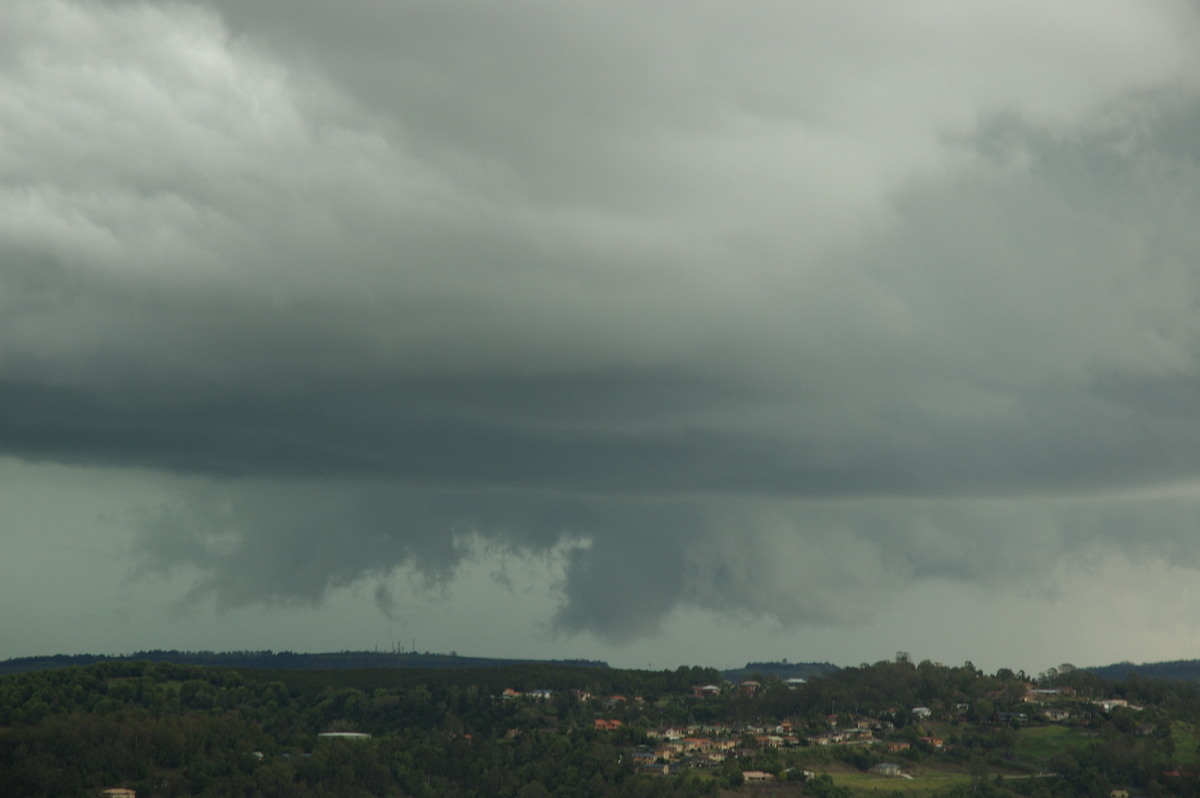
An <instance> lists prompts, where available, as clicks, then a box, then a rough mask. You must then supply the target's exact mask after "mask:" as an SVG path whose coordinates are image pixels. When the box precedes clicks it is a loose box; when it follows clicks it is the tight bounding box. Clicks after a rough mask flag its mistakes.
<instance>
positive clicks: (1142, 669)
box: [1084, 659, 1200, 682]
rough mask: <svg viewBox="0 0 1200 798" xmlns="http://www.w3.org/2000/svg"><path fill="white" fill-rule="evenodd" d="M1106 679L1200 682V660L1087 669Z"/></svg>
mask: <svg viewBox="0 0 1200 798" xmlns="http://www.w3.org/2000/svg"><path fill="white" fill-rule="evenodd" d="M1084 670H1087V671H1089V672H1091V673H1094V674H1096V675H1097V676H1102V677H1103V678H1105V679H1115V680H1118V681H1119V680H1122V679H1127V678H1129V676H1130V675H1132V674H1136V675H1138V676H1141V677H1143V678H1147V679H1170V680H1171V681H1176V682H1200V659H1177V660H1173V661H1171V662H1144V663H1142V664H1141V665H1134V664H1133V663H1132V662H1118V663H1117V664H1115V665H1103V666H1100V667H1094V668H1085V669H1084Z"/></svg>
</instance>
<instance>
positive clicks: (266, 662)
mask: <svg viewBox="0 0 1200 798" xmlns="http://www.w3.org/2000/svg"><path fill="white" fill-rule="evenodd" d="M118 661H125V662H130V661H134V662H136V661H145V662H173V663H175V664H177V665H207V666H209V667H213V668H239V669H240V668H269V669H280V668H288V669H303V670H312V669H318V668H335V669H344V668H499V667H503V666H506V665H531V664H552V665H554V664H557V665H575V666H578V667H585V668H607V667H608V664H607V663H605V662H598V661H595V660H560V661H548V660H520V659H498V658H494V657H463V656H459V655H458V654H457V653H450V654H437V653H434V652H429V651H426V652H417V651H406V652H401V651H386V652H380V651H339V652H331V653H324V654H309V653H299V652H295V651H138V652H136V653H133V654H126V655H124V656H112V655H106V654H55V655H53V656H48V657H17V658H13V659H7V660H3V661H0V674H5V673H25V672H26V671H40V670H50V669H53V668H68V667H71V666H74V665H80V666H82V665H92V664H94V663H97V662H118Z"/></svg>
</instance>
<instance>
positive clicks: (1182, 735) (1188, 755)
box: [1171, 721, 1200, 767]
mask: <svg viewBox="0 0 1200 798" xmlns="http://www.w3.org/2000/svg"><path fill="white" fill-rule="evenodd" d="M1171 742H1172V743H1174V744H1175V755H1174V757H1173V758H1174V760H1175V762H1176V763H1177V764H1180V765H1190V766H1192V767H1195V766H1196V765H1197V764H1200V735H1197V732H1196V727H1195V726H1193V725H1192V724H1190V723H1180V722H1178V721H1176V722H1175V723H1172V724H1171Z"/></svg>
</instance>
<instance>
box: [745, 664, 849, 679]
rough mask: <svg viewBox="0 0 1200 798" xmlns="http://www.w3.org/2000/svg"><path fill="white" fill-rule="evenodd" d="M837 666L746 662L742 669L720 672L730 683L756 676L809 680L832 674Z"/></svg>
mask: <svg viewBox="0 0 1200 798" xmlns="http://www.w3.org/2000/svg"><path fill="white" fill-rule="evenodd" d="M837 669H838V666H837V665H833V664H830V663H828V662H788V661H787V660H784V661H783V662H747V663H746V667H744V668H730V669H729V670H725V671H721V675H722V676H724V677H725V678H726V679H728V680H729V681H731V682H740V681H744V680H745V679H752V678H754V677H755V676H756V675H757V676H759V677H762V678H764V679H766V678H770V677H772V676H774V677H775V678H777V679H781V680H783V681H787V680H788V679H811V678H812V677H813V676H820V675H821V674H823V673H833V672H834V671H836V670H837Z"/></svg>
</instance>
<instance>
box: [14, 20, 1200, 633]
mask: <svg viewBox="0 0 1200 798" xmlns="http://www.w3.org/2000/svg"><path fill="white" fill-rule="evenodd" d="M1197 12H1198V9H1197V7H1196V6H1195V4H1193V3H1184V2H1167V3H1158V4H1153V5H1151V4H1139V3H1128V2H1115V1H1114V2H1101V3H1096V2H1094V0H1093V1H1092V2H1088V3H1086V4H1084V3H1066V4H1055V5H1050V6H1048V5H1046V4H1039V3H1019V4H1016V5H1014V4H1013V3H1011V2H1005V3H983V4H971V5H969V6H968V5H961V4H956V3H934V4H922V5H920V6H910V5H881V4H877V3H857V2H849V3H847V2H839V3H815V4H805V5H803V6H796V5H795V4H789V3H774V2H754V3H750V4H739V5H737V6H736V7H735V6H731V5H729V4H724V3H709V2H700V3H695V2H691V3H687V4H683V3H666V4H662V5H657V6H654V7H652V8H651V7H645V6H644V5H642V4H636V3H621V2H618V3H582V4H569V5H566V4H561V3H547V2H525V1H524V0H521V2H514V3H506V4H504V5H495V4H491V3H467V4H456V5H454V6H453V7H452V6H449V5H447V4H444V3H428V2H399V3H390V4H376V3H366V2H353V3H350V4H348V5H347V4H342V5H338V6H336V7H335V6H333V5H331V4H328V3H322V2H312V1H310V0H301V1H300V2H295V3H289V4H288V6H287V8H286V9H284V8H282V7H280V6H278V4H274V3H269V2H265V1H260V0H238V1H237V2H232V1H229V2H225V1H224V0H212V2H201V1H200V0H196V2H150V3H132V2H116V1H115V0H114V1H113V2H99V1H98V0H88V1H85V0H39V1H38V2H33V1H32V0H30V1H29V2H26V1H25V0H16V2H12V3H10V4H9V5H8V7H7V8H6V10H5V11H3V12H0V20H2V21H0V31H2V32H0V53H2V55H0V403H2V404H0V453H2V454H3V455H5V456H6V457H7V458H11V459H12V460H13V461H14V462H17V463H21V464H25V466H23V467H28V468H35V467H36V466H37V465H38V464H47V463H50V464H57V465H59V466H62V467H65V468H68V469H92V470H98V471H104V470H108V469H111V470H121V471H122V473H132V474H143V475H147V476H146V478H148V479H149V478H160V477H161V478H168V477H169V478H170V479H172V480H177V483H173V484H178V485H179V486H180V488H179V491H178V492H177V494H174V496H175V498H173V499H172V500H170V501H165V500H164V501H162V502H149V503H148V504H147V505H145V506H141V507H139V508H138V509H137V511H136V512H135V513H133V515H131V516H130V517H131V518H132V520H131V521H130V522H129V524H128V532H129V534H130V535H131V537H130V541H131V542H130V543H129V544H128V548H127V549H126V550H125V555H124V557H125V565H126V567H127V568H129V569H130V571H131V573H133V574H136V575H138V576H140V577H141V578H143V579H145V578H150V577H151V576H152V575H158V578H163V579H166V580H168V581H169V582H170V583H171V584H176V585H178V586H179V589H180V590H181V591H182V592H183V593H184V594H185V595H187V596H189V597H190V598H191V599H203V600H205V601H212V602H213V603H214V604H215V605H216V606H218V607H221V608H225V609H230V608H247V607H251V608H252V607H271V606H275V605H279V604H285V605H291V604H299V605H304V606H319V605H320V604H321V603H322V601H324V600H325V599H326V597H327V596H328V594H329V593H330V592H331V591H335V590H338V589H341V588H345V587H347V586H352V585H356V584H371V585H375V586H377V587H378V595H379V597H380V603H381V604H383V605H385V609H386V605H389V604H391V603H394V602H395V601H398V600H400V599H397V598H396V597H395V595H394V593H393V588H392V587H390V586H389V585H390V584H391V580H394V579H395V578H396V577H397V575H398V574H404V575H406V576H405V577H404V578H406V579H409V580H413V581H414V583H416V584H419V585H421V586H422V587H421V589H423V590H424V589H430V590H436V589H437V588H438V586H439V585H443V586H444V585H446V584H449V583H451V582H452V581H454V579H456V578H457V575H458V574H460V573H461V572H462V570H463V567H464V564H465V563H469V562H472V561H475V560H477V559H478V558H479V557H481V556H484V555H483V554H481V552H492V554H496V553H497V552H500V553H503V554H504V556H511V557H515V558H534V559H536V558H538V557H546V556H550V554H551V553H552V552H553V553H555V554H554V555H553V556H555V557H557V558H559V565H560V567H561V573H560V578H559V579H558V580H557V581H556V582H555V583H554V584H553V585H552V586H550V588H548V589H547V591H546V594H545V596H544V599H543V602H544V607H545V613H544V616H543V617H542V618H541V619H538V618H532V619H528V625H529V627H530V628H531V629H532V628H533V627H535V626H537V625H538V624H546V625H548V628H549V630H550V631H551V632H552V633H557V634H559V635H565V636H567V637H573V636H578V635H580V634H585V635H592V636H594V637H596V638H598V639H600V640H603V641H606V642H620V643H632V642H635V641H639V640H645V639H653V638H654V637H655V636H656V635H661V634H663V630H664V626H665V625H669V624H670V623H671V618H672V617H673V613H677V612H680V611H697V612H704V613H714V614H717V615H721V616H727V617H735V618H736V617H753V618H763V617H766V618H770V619H772V620H773V622H777V623H778V624H780V625H781V626H782V627H784V628H791V629H796V628H808V627H843V626H853V625H855V624H862V623H866V622H869V619H870V618H872V617H874V615H875V614H877V613H878V611H879V607H880V606H881V605H882V604H886V603H887V602H888V601H890V600H891V599H892V598H893V597H895V596H896V595H899V594H900V593H902V592H903V591H905V590H907V589H910V588H911V587H912V586H914V585H919V584H926V585H932V584H940V583H941V582H943V581H948V582H951V583H955V584H959V585H967V586H971V587H972V589H977V590H978V591H981V592H982V594H986V595H993V594H1006V593H1011V592H1013V591H1016V592H1035V593H1036V592H1039V591H1041V592H1043V593H1045V594H1046V595H1047V596H1049V598H1048V599H1047V600H1051V599H1052V598H1053V596H1052V593H1053V591H1052V590H1051V589H1049V588H1047V587H1046V585H1047V583H1048V582H1052V581H1053V574H1054V573H1056V569H1058V568H1061V567H1063V566H1064V564H1072V567H1076V568H1081V569H1084V570H1086V569H1087V567H1088V563H1089V562H1094V561H1096V560H1095V558H1098V557H1101V556H1102V555H1103V554H1104V553H1106V552H1107V553H1119V554H1120V555H1121V556H1127V557H1130V558H1132V562H1155V563H1161V562H1168V563H1171V564H1172V567H1178V568H1185V569H1195V568H1197V567H1200V559H1198V558H1200V541H1198V540H1197V539H1196V538H1195V536H1194V535H1193V534H1192V533H1191V530H1193V529H1195V526H1196V522H1197V520H1200V501H1197V498H1196V494H1195V491H1194V490H1193V486H1194V485H1195V484H1196V483H1197V481H1200V480H1198V478H1200V401H1198V400H1200V366H1198V363H1197V352H1198V351H1200V313H1197V305H1198V303H1200V233H1198V232H1197V227H1196V224H1195V220H1196V219H1197V218H1200V194H1198V193H1197V186H1198V185H1200V182H1198V180H1197V176H1198V172H1197V170H1198V164H1200V149H1198V147H1200V145H1198V142H1200V77H1198V76H1200V14H1198V13H1197ZM154 475H158V476H154ZM148 647H149V644H148ZM885 653H886V652H885Z"/></svg>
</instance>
